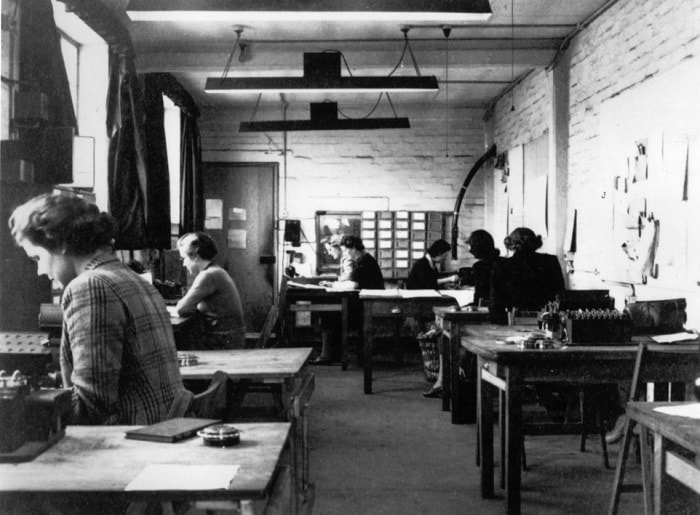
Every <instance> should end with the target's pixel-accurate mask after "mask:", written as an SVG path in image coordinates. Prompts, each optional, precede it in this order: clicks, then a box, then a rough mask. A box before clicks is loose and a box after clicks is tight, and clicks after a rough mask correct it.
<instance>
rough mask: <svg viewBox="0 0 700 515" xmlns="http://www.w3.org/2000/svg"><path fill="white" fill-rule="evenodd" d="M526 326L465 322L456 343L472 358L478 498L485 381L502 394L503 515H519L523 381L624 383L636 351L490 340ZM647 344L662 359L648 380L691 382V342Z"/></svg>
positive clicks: (486, 475) (486, 422) (695, 360)
mask: <svg viewBox="0 0 700 515" xmlns="http://www.w3.org/2000/svg"><path fill="white" fill-rule="evenodd" d="M530 330H532V326H512V327H508V326H494V325H483V326H469V327H467V334H466V336H464V337H463V338H462V346H463V347H464V348H466V349H467V350H468V351H469V352H472V353H473V354H475V355H476V356H477V368H478V373H479V381H478V384H477V388H478V391H479V397H478V406H477V412H478V424H479V425H478V431H479V443H478V445H479V449H478V452H479V455H480V456H481V495H482V497H492V496H493V493H494V485H493V413H492V409H489V407H491V406H493V393H492V391H491V388H490V387H489V386H488V385H492V386H495V387H496V388H497V389H499V390H500V391H502V392H504V394H505V420H504V424H503V428H502V431H503V430H504V442H502V449H503V452H504V454H505V459H504V463H505V488H506V513H509V514H518V513H520V468H521V462H520V445H521V438H522V421H521V395H522V390H523V388H524V385H525V384H526V383H547V382H551V383H558V384H561V383H565V384H580V385H588V384H607V383H616V382H619V381H624V382H628V381H631V379H632V373H633V370H634V362H635V357H636V352H637V347H636V345H627V346H591V347H583V346H572V347H568V348H561V349H543V350H525V349H519V348H517V347H516V346H515V345H501V344H497V343H495V341H496V340H503V339H505V338H506V337H507V336H512V335H517V334H518V332H521V333H520V334H524V332H528V331H530ZM649 348H650V349H653V350H655V351H661V352H663V358H659V359H658V360H657V361H656V362H655V363H654V365H655V366H654V376H653V380H654V381H659V382H670V381H679V380H683V379H688V380H691V379H692V378H693V377H694V376H695V374H697V371H698V370H699V369H700V368H699V366H700V355H699V354H698V347H697V344H692V345H687V344H684V345H678V344H676V345H673V346H670V345H666V346H663V345H650V346H649ZM485 407H486V408H485Z"/></svg>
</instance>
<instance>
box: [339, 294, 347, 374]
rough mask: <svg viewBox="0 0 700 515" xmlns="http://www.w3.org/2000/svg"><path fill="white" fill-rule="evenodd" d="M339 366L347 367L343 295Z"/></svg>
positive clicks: (344, 302)
mask: <svg viewBox="0 0 700 515" xmlns="http://www.w3.org/2000/svg"><path fill="white" fill-rule="evenodd" d="M340 331H341V332H340V368H341V369H343V370H347V369H348V299H347V298H345V297H343V300H342V307H341V323H340Z"/></svg>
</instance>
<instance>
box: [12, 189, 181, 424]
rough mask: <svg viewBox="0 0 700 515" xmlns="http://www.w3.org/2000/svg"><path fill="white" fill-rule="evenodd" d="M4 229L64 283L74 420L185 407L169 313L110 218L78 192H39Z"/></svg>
mask: <svg viewBox="0 0 700 515" xmlns="http://www.w3.org/2000/svg"><path fill="white" fill-rule="evenodd" d="M9 225H10V230H11V233H12V236H13V238H14V239H15V241H16V242H17V243H18V244H19V245H20V246H21V247H22V248H23V249H24V251H25V252H26V254H27V256H28V257H29V258H30V259H33V260H34V261H36V263H37V273H38V274H39V275H47V276H48V277H49V278H51V279H53V280H55V281H57V282H58V283H60V284H61V286H62V287H63V288H64V290H63V296H62V299H61V304H62V308H63V330H62V337H61V349H60V362H61V373H62V376H63V385H64V387H65V388H71V389H72V413H71V419H70V421H69V422H70V423H71V424H83V425H101V424H110V425H113V424H129V425H147V424H153V423H155V422H160V421H162V420H165V419H166V418H169V417H171V416H175V415H174V414H175V413H178V412H184V409H185V408H186V406H187V404H188V403H189V401H190V400H191V398H192V394H191V393H190V392H188V391H187V390H185V388H184V386H183V384H182V378H181V377H180V369H179V367H178V361H177V352H176V350H175V342H174V340H173V333H172V329H171V327H170V317H169V315H168V312H167V311H166V309H165V303H164V302H163V298H162V297H161V296H160V295H159V294H158V292H157V291H156V289H155V288H154V287H153V286H152V285H151V284H149V283H148V282H146V281H144V280H143V279H141V278H140V277H138V276H137V275H136V274H134V273H133V272H132V271H131V270H130V269H129V267H128V266H127V265H125V264H124V263H122V262H121V261H119V259H117V257H116V256H115V255H114V253H113V251H112V242H113V240H114V234H115V225H116V224H115V220H114V218H112V216H111V215H110V214H108V213H104V212H102V213H101V212H100V211H99V209H98V208H97V206H95V205H94V204H90V203H88V202H86V201H85V200H83V199H81V198H78V197H67V196H63V195H40V196H38V197H35V198H33V199H31V200H30V201H28V202H27V203H25V204H23V205H21V206H19V207H18V208H17V209H15V211H14V212H13V213H12V216H11V217H10V223H9Z"/></svg>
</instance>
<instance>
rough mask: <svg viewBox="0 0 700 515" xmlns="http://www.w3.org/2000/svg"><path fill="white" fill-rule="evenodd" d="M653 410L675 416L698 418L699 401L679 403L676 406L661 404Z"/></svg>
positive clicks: (699, 411) (699, 417) (699, 412)
mask: <svg viewBox="0 0 700 515" xmlns="http://www.w3.org/2000/svg"><path fill="white" fill-rule="evenodd" d="M654 411H658V412H659V413H664V414H666V415H673V416H676V417H687V418H694V419H700V402H692V403H690V404H680V405H678V406H661V407H659V408H654Z"/></svg>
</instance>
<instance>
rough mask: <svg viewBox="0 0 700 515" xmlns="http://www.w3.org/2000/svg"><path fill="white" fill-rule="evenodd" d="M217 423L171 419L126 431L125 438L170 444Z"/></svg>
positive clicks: (203, 419) (206, 419)
mask: <svg viewBox="0 0 700 515" xmlns="http://www.w3.org/2000/svg"><path fill="white" fill-rule="evenodd" d="M219 422H221V420H216V419H211V418H171V419H170V420H164V421H163V422H158V423H156V424H151V425H150V426H144V427H140V428H138V429H132V430H130V431H127V432H126V437H127V438H131V439H132V440H148V441H150V442H166V443H172V442H178V441H180V440H184V439H185V438H189V437H190V436H194V435H195V434H196V433H197V431H199V430H200V429H202V428H205V427H207V426H210V425H212V424H218V423H219Z"/></svg>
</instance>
